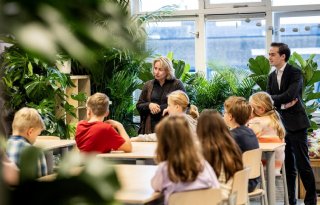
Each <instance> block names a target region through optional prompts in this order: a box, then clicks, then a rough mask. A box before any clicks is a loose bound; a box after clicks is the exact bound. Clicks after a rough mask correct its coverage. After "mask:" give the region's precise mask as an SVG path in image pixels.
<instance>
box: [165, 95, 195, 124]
mask: <svg viewBox="0 0 320 205" xmlns="http://www.w3.org/2000/svg"><path fill="white" fill-rule="evenodd" d="M168 112H169V114H174V113H182V112H188V114H189V115H191V116H192V117H193V118H194V119H197V118H198V117H199V112H198V108H197V107H196V106H194V105H190V101H189V97H188V95H187V94H186V93H185V92H183V91H182V90H176V91H173V92H171V93H170V94H169V95H168Z"/></svg>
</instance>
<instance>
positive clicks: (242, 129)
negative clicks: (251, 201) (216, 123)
mask: <svg viewBox="0 0 320 205" xmlns="http://www.w3.org/2000/svg"><path fill="white" fill-rule="evenodd" d="M251 113H252V108H251V106H250V104H249V102H248V101H247V100H246V99H245V98H243V97H237V96H231V97H229V98H228V99H227V100H226V101H225V102H224V115H223V118H224V121H225V122H226V124H227V125H228V127H229V128H230V129H231V131H230V132H231V134H232V136H233V138H234V139H235V141H236V142H237V144H238V145H239V147H240V149H241V151H242V153H243V152H245V151H248V150H252V149H257V148H259V142H258V139H257V136H256V135H255V134H254V132H253V131H252V130H251V129H250V128H248V127H247V126H246V123H247V122H248V121H249V118H250V116H251ZM259 181H260V180H259V178H256V179H250V180H249V186H248V189H249V190H248V191H249V192H252V191H253V190H254V189H255V188H256V187H257V185H258V183H259Z"/></svg>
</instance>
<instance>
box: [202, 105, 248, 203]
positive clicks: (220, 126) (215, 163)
mask: <svg viewBox="0 0 320 205" xmlns="http://www.w3.org/2000/svg"><path fill="white" fill-rule="evenodd" d="M197 135H198V137H199V141H200V143H201V145H202V153H203V155H204V157H205V159H206V160H207V161H208V162H209V163H210V165H211V167H212V168H213V170H214V171H215V173H216V175H217V177H218V180H219V182H220V187H221V189H222V193H223V195H224V197H226V198H228V197H229V195H230V192H231V188H232V183H233V175H234V174H235V173H236V172H237V171H239V170H242V169H243V163H242V153H241V150H240V148H239V146H238V145H237V143H236V142H235V140H234V139H233V138H232V136H231V133H230V131H229V129H228V127H227V125H226V124H225V122H224V121H223V118H222V116H221V114H220V113H219V112H217V111H216V110H211V109H209V110H203V111H202V112H201V114H200V117H199V120H198V125H197Z"/></svg>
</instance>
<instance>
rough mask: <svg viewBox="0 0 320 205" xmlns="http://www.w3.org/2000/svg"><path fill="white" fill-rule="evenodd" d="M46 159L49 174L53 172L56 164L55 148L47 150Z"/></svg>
mask: <svg viewBox="0 0 320 205" xmlns="http://www.w3.org/2000/svg"><path fill="white" fill-rule="evenodd" d="M45 156H46V161H47V169H48V174H52V173H53V165H54V157H53V150H50V151H46V152H45Z"/></svg>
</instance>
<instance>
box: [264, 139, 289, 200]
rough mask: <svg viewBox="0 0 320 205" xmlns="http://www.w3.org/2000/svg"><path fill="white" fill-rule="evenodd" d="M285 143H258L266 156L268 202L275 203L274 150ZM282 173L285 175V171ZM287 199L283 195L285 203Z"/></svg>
mask: <svg viewBox="0 0 320 205" xmlns="http://www.w3.org/2000/svg"><path fill="white" fill-rule="evenodd" d="M285 145H286V144H285V143H259V146H260V149H261V150H262V152H263V153H264V154H265V156H266V173H267V194H268V202H269V204H276V191H275V190H276V181H275V150H276V149H277V148H281V147H283V146H285ZM283 166H284V165H283ZM284 170H285V169H284ZM282 174H283V177H285V172H284V173H282ZM284 187H286V186H284ZM285 195H286V194H285ZM288 201H289V200H288V196H285V203H286V204H288Z"/></svg>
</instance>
